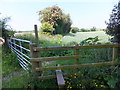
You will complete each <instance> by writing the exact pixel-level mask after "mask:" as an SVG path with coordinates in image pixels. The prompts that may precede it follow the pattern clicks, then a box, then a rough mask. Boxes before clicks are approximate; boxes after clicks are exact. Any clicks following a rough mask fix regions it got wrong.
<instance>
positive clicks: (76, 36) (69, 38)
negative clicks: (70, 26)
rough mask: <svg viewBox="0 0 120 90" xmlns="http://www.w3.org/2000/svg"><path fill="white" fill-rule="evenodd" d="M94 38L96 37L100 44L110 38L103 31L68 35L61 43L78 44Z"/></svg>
mask: <svg viewBox="0 0 120 90" xmlns="http://www.w3.org/2000/svg"><path fill="white" fill-rule="evenodd" d="M96 36H98V38H99V40H100V42H101V43H106V42H109V38H110V36H108V35H107V34H106V33H105V32H104V31H96V32H77V33H70V34H67V35H66V36H64V37H63V38H62V42H63V43H70V42H77V43H80V42H81V41H82V40H85V39H87V38H89V37H96Z"/></svg>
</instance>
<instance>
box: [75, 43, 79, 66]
mask: <svg viewBox="0 0 120 90" xmlns="http://www.w3.org/2000/svg"><path fill="white" fill-rule="evenodd" d="M76 46H79V44H77V45H76ZM75 55H77V56H78V55H79V49H78V48H77V49H76V50H75ZM78 63H79V58H77V59H76V60H75V64H78Z"/></svg>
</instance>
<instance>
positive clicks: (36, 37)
mask: <svg viewBox="0 0 120 90" xmlns="http://www.w3.org/2000/svg"><path fill="white" fill-rule="evenodd" d="M34 29H35V40H36V43H37V45H38V46H39V39H38V30H37V25H34Z"/></svg>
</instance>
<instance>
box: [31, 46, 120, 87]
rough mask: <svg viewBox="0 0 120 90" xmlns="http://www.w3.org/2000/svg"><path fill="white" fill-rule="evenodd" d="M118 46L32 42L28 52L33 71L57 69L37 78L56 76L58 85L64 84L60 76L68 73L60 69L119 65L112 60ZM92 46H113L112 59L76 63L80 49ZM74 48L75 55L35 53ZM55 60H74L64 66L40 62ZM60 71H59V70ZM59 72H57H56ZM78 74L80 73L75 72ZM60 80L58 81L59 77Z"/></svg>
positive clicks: (92, 47)
mask: <svg viewBox="0 0 120 90" xmlns="http://www.w3.org/2000/svg"><path fill="white" fill-rule="evenodd" d="M118 47H120V44H104V45H89V46H79V45H76V46H63V47H61V46H59V47H37V46H35V45H34V44H31V45H30V48H31V50H30V52H31V55H32V57H31V58H30V61H31V62H32V65H33V67H32V68H33V72H36V73H39V72H40V73H41V74H40V75H42V72H43V71H46V70H57V71H56V75H57V77H56V75H48V76H38V78H39V79H48V78H57V80H58V84H59V86H61V85H62V86H64V85H63V84H64V82H63V78H62V76H68V75H69V74H63V75H62V73H61V70H64V69H75V68H83V67H93V66H106V65H120V63H117V62H114V60H115V59H116V57H117V54H116V53H117V52H116V51H117V50H116V49H117V48H118ZM94 48H113V60H111V61H109V62H99V63H86V64H78V61H79V59H80V58H81V57H85V56H80V55H79V50H80V49H94ZM70 49H72V50H75V55H72V56H53V57H38V56H36V54H35V53H38V52H42V51H49V50H70ZM56 60H75V63H74V64H73V65H64V66H52V67H50V66H49V67H42V62H44V61H56ZM59 71H60V72H59ZM58 72H59V73H58ZM77 74H80V73H77ZM60 78H61V79H62V81H60V80H61V79H60Z"/></svg>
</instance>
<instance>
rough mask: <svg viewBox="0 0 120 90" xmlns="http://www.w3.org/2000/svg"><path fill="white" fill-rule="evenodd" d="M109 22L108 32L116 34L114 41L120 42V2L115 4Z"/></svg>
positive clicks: (112, 34)
mask: <svg viewBox="0 0 120 90" xmlns="http://www.w3.org/2000/svg"><path fill="white" fill-rule="evenodd" d="M106 24H107V29H106V33H107V34H109V35H111V36H114V42H117V43H120V2H118V5H115V6H114V8H113V10H112V14H111V15H110V19H109V23H106Z"/></svg>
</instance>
